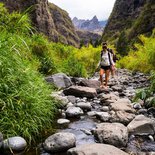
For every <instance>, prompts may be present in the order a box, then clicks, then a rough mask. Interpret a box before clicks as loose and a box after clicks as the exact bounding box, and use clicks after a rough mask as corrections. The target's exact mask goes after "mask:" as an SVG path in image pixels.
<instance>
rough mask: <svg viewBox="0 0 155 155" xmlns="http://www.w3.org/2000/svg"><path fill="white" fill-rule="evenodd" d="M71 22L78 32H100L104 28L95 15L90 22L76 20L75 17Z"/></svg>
mask: <svg viewBox="0 0 155 155" xmlns="http://www.w3.org/2000/svg"><path fill="white" fill-rule="evenodd" d="M72 22H73V24H74V26H75V27H76V28H77V29H78V30H85V31H91V32H102V30H103V28H104V25H103V22H102V21H101V22H100V21H99V20H98V18H97V16H96V15H95V16H94V17H93V18H92V19H91V20H89V19H87V20H84V19H78V18H77V17H74V18H73V20H72ZM101 23H102V24H101Z"/></svg>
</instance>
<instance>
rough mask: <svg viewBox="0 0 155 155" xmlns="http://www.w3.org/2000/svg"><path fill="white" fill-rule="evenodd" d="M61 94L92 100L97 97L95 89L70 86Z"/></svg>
mask: <svg viewBox="0 0 155 155" xmlns="http://www.w3.org/2000/svg"><path fill="white" fill-rule="evenodd" d="M63 92H64V94H65V95H73V96H76V97H87V98H94V97H96V96H97V92H96V89H95V88H90V87H81V86H71V87H69V88H68V89H65V90H64V91H63Z"/></svg>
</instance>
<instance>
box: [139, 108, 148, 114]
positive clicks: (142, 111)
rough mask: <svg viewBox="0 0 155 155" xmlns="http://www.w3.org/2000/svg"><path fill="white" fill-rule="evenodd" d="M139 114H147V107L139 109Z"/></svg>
mask: <svg viewBox="0 0 155 155" xmlns="http://www.w3.org/2000/svg"><path fill="white" fill-rule="evenodd" d="M137 113H138V114H143V115H146V114H147V109H139V110H138V111H137Z"/></svg>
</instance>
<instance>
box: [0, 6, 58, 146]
mask: <svg viewBox="0 0 155 155" xmlns="http://www.w3.org/2000/svg"><path fill="white" fill-rule="evenodd" d="M0 14H1V17H0V22H1V23H3V25H1V26H0V36H1V37H0V129H1V132H2V133H3V134H4V136H5V137H9V136H17V135H19V136H23V137H24V138H26V139H27V140H28V141H29V143H31V142H32V140H33V141H35V140H36V138H37V136H38V135H39V133H40V132H41V131H42V130H44V129H45V128H46V127H49V126H51V121H52V120H53V116H54V113H55V110H56V102H55V101H54V99H52V98H51V97H50V93H51V88H50V87H49V86H48V85H47V84H46V82H45V81H44V78H43V76H42V75H41V74H40V73H39V72H38V71H37V69H38V68H39V66H40V62H39V61H38V58H36V56H35V55H34V54H33V53H32V48H31V47H30V43H32V41H33V37H31V35H32V34H31V31H30V27H29V25H30V23H29V20H28V18H27V16H26V15H25V16H22V15H20V14H17V13H12V14H9V13H8V12H7V11H6V9H5V8H4V7H3V5H2V4H0ZM17 21H18V22H17ZM10 23H11V25H10Z"/></svg>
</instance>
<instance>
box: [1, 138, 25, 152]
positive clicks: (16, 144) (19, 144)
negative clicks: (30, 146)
mask: <svg viewBox="0 0 155 155" xmlns="http://www.w3.org/2000/svg"><path fill="white" fill-rule="evenodd" d="M26 147H27V142H26V140H25V139H24V138H22V137H18V136H16V137H10V138H8V139H6V140H4V141H3V142H2V148H3V149H4V150H10V149H11V150H13V151H16V152H20V151H23V150H24V149H25V148H26Z"/></svg>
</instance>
